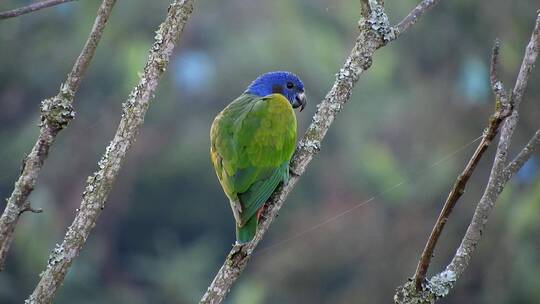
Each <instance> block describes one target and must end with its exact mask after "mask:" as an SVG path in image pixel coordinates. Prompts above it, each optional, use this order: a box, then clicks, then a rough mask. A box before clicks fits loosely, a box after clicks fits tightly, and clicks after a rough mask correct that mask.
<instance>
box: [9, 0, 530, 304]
mask: <svg viewBox="0 0 540 304" xmlns="http://www.w3.org/2000/svg"><path fill="white" fill-rule="evenodd" d="M29 2H30V1H22V0H9V1H8V0H5V1H2V3H0V9H2V10H5V9H8V8H15V7H17V6H20V5H23V4H27V3H29ZM99 2H100V1H97V0H94V1H91V0H80V1H77V2H74V3H69V4H64V5H61V6H58V7H55V8H51V9H47V10H43V11H40V12H37V13H33V14H29V15H25V16H21V17H19V18H15V19H10V20H5V21H2V22H1V23H0V54H1V56H0V147H1V148H0V197H4V198H5V197H8V196H9V194H10V193H11V191H12V188H13V183H14V181H15V180H16V178H17V176H18V174H19V168H20V164H21V160H22V158H23V156H24V154H25V153H27V152H28V151H30V149H31V146H32V145H33V143H34V140H35V138H36V135H37V132H38V128H37V123H38V119H39V102H40V100H42V99H43V98H46V97H49V96H52V95H54V94H56V92H57V90H58V88H59V86H60V83H61V82H62V81H63V80H64V79H65V75H66V74H67V73H68V71H69V69H70V68H71V66H72V64H73V62H74V60H75V58H76V56H77V55H78V53H79V51H80V49H81V48H82V45H83V43H84V41H85V39H86V37H87V34H88V32H89V30H90V27H91V24H92V22H93V19H94V17H95V12H96V10H97V7H98V5H99ZM168 2H169V1H168V0H158V1H144V0H129V1H127V0H124V1H118V3H117V7H116V8H115V9H114V12H113V14H112V18H111V20H110V22H109V25H108V27H107V29H106V30H105V34H104V37H103V39H102V42H101V43H100V46H99V48H98V50H97V53H96V56H95V58H94V60H93V63H92V65H91V67H90V69H89V72H88V73H87V75H86V77H85V78H84V80H83V82H82V87H81V90H80V91H79V93H78V94H77V96H76V101H75V107H76V110H77V117H76V119H75V120H74V121H73V122H72V123H71V124H70V125H69V127H68V128H67V129H66V130H65V131H64V132H62V133H61V134H60V136H59V137H58V140H57V142H56V143H55V145H54V146H53V148H52V151H51V153H50V156H49V159H48V160H47V162H46V164H45V167H44V169H43V171H42V173H41V176H40V178H39V181H38V185H37V187H36V189H35V191H34V193H33V194H32V196H31V202H32V203H33V205H34V206H35V207H40V208H43V209H44V213H42V214H39V215H34V214H25V215H24V216H23V217H22V219H21V221H20V223H19V225H18V229H17V231H16V239H15V242H14V246H13V248H12V252H11V254H10V256H9V263H8V265H7V269H6V271H4V272H2V273H0V303H21V302H22V301H23V299H24V298H26V296H27V295H28V294H29V293H30V292H31V290H32V289H33V287H34V286H35V284H36V283H37V281H38V275H39V273H40V271H42V270H43V268H44V267H45V265H46V262H47V258H48V255H49V252H50V250H51V249H52V248H53V247H54V245H55V243H58V242H60V241H61V239H62V238H63V235H64V232H65V230H66V228H67V226H68V225H69V224H70V223H71V221H72V219H73V217H74V214H75V209H76V208H77V207H78V205H79V203H80V199H81V193H82V190H83V186H84V181H85V179H86V176H88V175H89V174H90V173H91V172H92V171H93V170H94V169H95V168H96V163H97V161H98V159H99V157H100V155H101V153H103V151H104V149H105V146H106V145H107V143H108V141H109V140H110V139H111V138H112V136H113V134H114V131H115V129H116V126H117V124H118V121H119V117H120V113H121V102H123V101H124V100H125V99H126V97H127V95H128V94H129V91H130V89H131V88H132V87H133V86H134V85H135V82H136V80H137V73H138V71H141V70H142V67H143V64H144V62H145V60H146V54H147V50H148V48H149V46H150V44H151V43H152V37H153V35H154V30H155V29H156V28H157V26H158V25H159V23H160V22H161V20H162V19H163V17H164V15H165V12H166V9H167V6H168ZM385 2H386V6H387V11H388V13H389V15H390V18H391V21H392V22H393V23H395V22H398V21H399V20H400V19H401V18H402V17H403V16H405V15H406V14H407V13H408V12H409V11H410V9H412V8H413V7H414V6H415V5H416V3H417V1H416V0H399V1H397V0H387V1H385ZM538 8H540V7H539V3H538V1H534V0H527V1H518V2H514V1H506V0H492V1H486V0H485V1H469V0H455V1H442V3H441V4H440V5H439V6H438V7H436V8H435V9H433V10H432V11H430V12H429V13H428V14H427V15H426V16H425V17H424V18H422V20H421V21H420V22H419V23H418V24H417V25H415V26H414V27H413V28H412V29H411V30H410V31H409V32H407V33H406V34H405V35H403V36H402V37H400V39H398V40H397V41H395V42H393V43H392V44H391V45H390V46H388V47H385V48H383V49H382V50H380V51H379V52H377V53H376V55H375V58H374V64H373V66H372V68H371V69H370V70H369V72H368V73H366V74H365V75H363V76H362V78H361V79H360V81H359V83H358V85H357V86H356V89H355V92H354V95H353V97H352V100H351V101H350V102H349V103H348V104H347V106H346V107H345V109H344V110H343V112H342V113H341V114H340V115H339V117H338V119H337V120H336V122H335V123H334V125H333V126H332V128H331V130H330V132H329V134H328V136H327V137H326V139H325V141H324V143H323V145H322V150H321V152H320V153H319V155H318V156H317V157H316V158H315V159H314V161H313V162H312V164H311V165H310V167H309V168H308V170H307V171H306V173H305V175H304V176H303V177H302V179H301V181H300V183H299V184H298V186H297V187H296V189H295V190H294V192H293V193H292V195H290V196H289V198H288V201H287V204H286V205H285V207H284V208H283V209H282V211H281V214H280V216H279V218H278V219H277V220H276V221H275V223H274V224H273V226H272V228H271V230H270V232H269V234H268V235H267V237H266V239H265V240H264V242H263V243H262V244H261V245H260V246H259V253H257V254H256V255H255V256H254V258H253V259H252V261H251V263H250V265H249V266H248V268H247V269H246V271H245V273H244V275H243V276H242V278H241V279H240V281H239V282H238V284H237V285H236V286H235V287H234V289H233V291H232V294H231V295H230V297H229V298H228V300H227V303H238V304H262V303H389V302H391V299H392V296H393V294H394V290H395V288H396V287H397V286H398V285H399V284H401V283H403V282H404V281H405V280H406V278H407V277H408V276H411V275H412V273H413V272H414V269H415V267H416V263H417V259H418V257H419V254H420V252H421V249H422V248H423V245H424V243H425V240H426V239H427V236H428V234H429V231H430V230H431V227H432V225H433V223H434V222H435V218H436V215H437V213H438V211H439V209H440V207H441V206H442V203H443V201H444V198H445V197H446V195H447V192H448V190H449V189H450V187H451V185H452V183H453V181H454V179H455V177H456V175H457V174H458V172H459V171H460V170H461V169H462V167H463V166H464V163H465V161H466V160H467V159H468V157H469V155H470V154H471V153H472V149H473V146H468V147H466V148H465V149H463V150H461V151H460V152H459V153H456V154H452V153H453V152H454V151H456V150H457V149H459V148H460V147H462V146H463V145H465V144H467V143H469V142H471V141H472V140H473V139H475V138H477V137H478V136H480V135H481V133H482V130H483V128H484V126H485V125H486V121H487V119H488V117H489V115H490V114H491V112H492V108H493V98H492V96H491V93H490V90H489V86H488V83H489V80H488V69H489V67H488V63H489V54H490V49H491V45H492V43H493V41H494V39H495V37H499V38H500V39H501V40H502V58H501V59H502V67H501V74H502V78H503V79H504V80H505V82H506V85H507V87H508V88H510V87H511V86H512V85H513V83H514V79H515V75H516V73H517V71H518V69H519V65H520V63H521V58H522V54H523V52H524V49H525V45H526V43H527V42H528V40H529V36H530V32H531V30H532V26H533V22H534V18H535V11H536V9H538ZM359 14H360V4H359V1H357V0H334V1H331V0H298V1H286V0H276V1H252V0H229V1H217V0H214V1H197V2H196V7H195V12H194V14H193V15H192V17H191V18H190V20H189V22H188V25H187V28H186V31H185V32H184V34H183V37H182V39H181V43H180V45H179V47H178V48H177V50H176V53H175V55H174V57H173V59H172V61H171V65H170V67H169V69H168V72H167V73H166V76H165V77H164V79H162V81H161V83H160V85H159V88H158V92H157V94H156V99H155V101H154V102H153V103H152V105H151V107H150V110H149V113H148V116H147V119H146V123H145V125H144V129H143V131H142V133H141V134H140V136H139V138H138V141H137V143H136V144H135V145H134V147H133V148H132V151H130V154H129V157H128V159H127V161H126V163H125V165H124V168H123V170H122V172H121V174H120V176H119V178H118V179H117V182H116V184H115V186H114V188H113V191H112V193H111V195H110V197H109V200H108V202H107V205H106V209H105V211H104V213H103V215H102V217H101V218H100V219H99V221H98V224H97V226H96V228H95V230H94V231H93V233H92V235H91V237H90V238H89V240H88V242H87V244H86V247H85V248H84V250H83V252H82V254H81V256H80V257H79V258H78V259H77V260H76V263H75V264H74V265H73V267H72V269H71V271H70V272H69V274H68V276H67V278H66V281H65V284H64V286H63V287H62V288H61V290H60V292H59V294H58V297H57V299H56V303H81V304H84V303H195V302H196V301H197V300H198V299H199V298H200V296H201V295H202V294H203V292H204V291H205V289H206V287H207V285H208V284H209V282H210V281H211V279H212V278H213V275H214V274H215V272H216V271H217V270H218V267H219V266H220V265H221V263H222V261H223V259H224V257H225V255H226V253H227V252H228V251H229V249H230V246H231V244H232V243H233V241H234V227H233V217H232V214H231V212H230V210H229V204H228V202H227V200H226V198H225V196H224V195H223V193H222V191H221V188H220V186H219V184H218V182H217V179H216V177H215V175H214V172H213V169H212V167H211V164H210V160H209V156H208V153H209V151H208V150H209V136H208V133H209V127H210V124H211V122H212V119H213V117H214V116H215V115H216V114H217V113H218V112H219V111H220V110H221V109H222V108H223V107H224V106H225V105H226V104H227V103H228V102H230V101H231V100H232V99H233V98H235V97H236V96H238V95H239V94H240V93H241V92H242V91H243V90H244V89H245V87H246V86H247V85H248V84H249V82H250V81H251V80H252V79H254V78H255V77H256V76H257V75H258V74H261V73H263V72H266V71H269V70H280V69H284V70H290V71H293V72H295V73H297V74H298V75H300V76H301V77H302V79H303V80H304V83H305V85H306V88H307V93H308V97H309V104H308V108H307V109H306V110H305V111H304V112H302V113H300V114H298V118H299V134H302V133H303V131H304V130H305V128H306V127H307V125H308V123H309V122H310V119H311V115H312V114H313V113H314V111H315V104H316V103H318V102H319V101H320V100H321V99H322V98H323V97H324V95H325V94H326V92H327V91H328V90H329V88H330V86H331V84H332V82H333V78H334V74H335V73H336V72H337V70H338V68H339V67H340V66H341V64H342V62H343V61H344V59H345V57H346V55H347V54H348V52H349V50H350V48H351V46H352V44H353V42H354V38H355V37H356V31H357V20H358V17H359ZM539 83H540V71H539V70H538V69H537V70H536V71H535V72H534V74H533V77H532V79H531V80H530V82H529V87H528V89H527V93H526V96H525V100H524V102H523V104H522V115H521V121H520V126H519V129H518V133H517V134H516V137H515V140H514V143H513V144H514V149H513V150H512V152H513V153H515V152H516V151H518V149H519V148H520V147H521V146H522V145H523V144H524V143H525V142H526V141H527V139H528V138H529V137H530V136H531V135H532V134H533V132H534V131H535V130H536V129H538V128H539V127H540V120H539V114H540V103H539V100H540V85H539ZM450 154H452V156H451V157H450V158H449V159H447V160H445V161H443V162H441V163H440V164H438V165H437V166H433V164H434V163H435V162H437V161H439V160H441V159H443V158H445V157H446V156H448V155H450ZM492 156H493V148H491V149H490V151H489V153H488V155H487V157H485V158H484V160H483V161H482V162H481V164H480V167H479V168H478V170H477V171H476V172H475V174H474V176H473V178H472V182H471V183H470V185H469V187H468V189H467V192H466V194H465V196H464V197H463V198H462V199H461V201H460V203H459V204H458V207H457V208H456V210H455V212H454V214H452V217H451V220H450V222H449V224H448V225H447V229H446V231H445V233H444V235H443V238H442V239H441V242H440V244H439V247H438V248H437V250H436V256H435V259H434V264H433V265H432V267H431V271H437V270H440V269H441V268H442V267H444V265H445V263H447V262H448V260H449V258H450V257H451V256H452V255H453V254H454V251H455V248H456V246H457V245H458V244H459V241H460V239H461V236H462V235H463V233H464V232H465V229H466V227H467V224H468V222H469V220H470V217H471V215H472V212H473V208H474V206H475V203H476V202H477V200H478V199H479V197H480V195H481V192H482V190H483V188H484V185H485V183H486V181H487V175H488V174H489V168H490V166H491V161H492ZM538 160H539V157H538V155H536V156H534V157H533V159H532V160H531V161H529V162H528V163H527V164H526V166H525V167H524V169H523V170H522V171H521V172H520V174H519V175H518V176H517V178H515V179H514V180H513V181H512V183H511V184H510V185H509V186H508V187H507V189H506V190H505V191H504V193H503V195H502V197H501V199H500V200H499V202H498V206H497V208H496V209H495V211H494V214H493V215H492V217H491V220H490V222H489V224H488V229H487V231H486V233H485V238H484V240H483V242H482V243H481V245H480V247H479V249H478V251H477V252H476V254H475V256H474V259H473V261H472V264H471V266H470V267H469V269H468V271H467V272H466V274H465V276H464V277H463V278H462V279H461V280H460V281H459V283H458V285H457V287H456V288H455V290H454V291H453V292H452V294H451V295H450V296H449V297H448V299H446V300H444V301H442V302H443V303H537V302H539V301H540V276H539V275H538V274H539V273H540V224H539V223H540V221H539V220H538V215H539V214H540V182H539V173H538V167H539V161H538ZM404 180H405V181H406V182H405V183H404V184H403V185H402V186H400V187H398V188H396V189H392V190H391V191H387V190H388V189H389V188H391V187H392V186H394V185H395V184H397V183H399V182H401V181H404ZM374 195H375V196H376V199H375V200H374V201H372V202H370V203H369V204H366V205H363V206H362V207H360V208H357V209H355V210H353V211H351V212H349V213H347V214H346V215H345V216H343V217H340V218H339V219H337V220H335V221H332V222H330V223H328V224H325V225H323V226H322V227H320V228H318V229H316V230H314V231H311V232H309V233H306V234H304V235H302V236H301V237H298V238H294V239H293V240H290V241H285V242H283V240H287V239H289V238H291V237H293V236H295V235H297V234H298V233H302V232H303V231H306V230H308V229H310V228H312V227H314V226H315V225H317V224H319V223H321V222H323V221H325V220H326V219H327V218H330V217H332V216H334V215H336V214H338V213H340V212H342V211H344V210H348V209H350V208H352V207H354V206H355V205H357V204H359V203H361V202H363V201H365V200H367V199H369V198H370V197H372V196H374ZM275 244H277V245H275ZM269 246H272V247H269ZM265 248H267V249H265Z"/></svg>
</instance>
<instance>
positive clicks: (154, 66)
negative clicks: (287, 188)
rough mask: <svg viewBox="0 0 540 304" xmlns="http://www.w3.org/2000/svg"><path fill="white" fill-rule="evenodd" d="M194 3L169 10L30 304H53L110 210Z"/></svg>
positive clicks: (180, 1) (188, 0)
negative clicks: (115, 185) (121, 174)
mask: <svg viewBox="0 0 540 304" xmlns="http://www.w3.org/2000/svg"><path fill="white" fill-rule="evenodd" d="M193 2H194V0H175V1H173V2H172V3H171V5H170V6H169V10H168V13H167V17H166V19H165V21H164V22H163V23H162V24H161V25H160V26H159V29H158V30H157V31H156V35H155V36H154V44H153V45H152V47H151V49H150V51H149V56H148V61H147V62H146V65H145V67H144V71H143V73H142V75H141V76H140V79H139V83H138V84H137V86H135V87H134V88H133V90H132V91H131V93H130V95H129V97H128V99H127V100H126V102H124V103H123V112H122V119H121V120H120V123H119V125H118V129H117V131H116V134H115V136H114V138H113V139H112V141H111V142H110V143H109V145H108V146H107V148H106V150H105V153H104V154H103V156H102V157H101V160H100V161H99V162H98V167H99V169H98V170H97V171H96V172H94V173H93V174H92V175H91V176H89V177H88V178H87V181H86V187H85V191H84V192H83V198H82V201H81V205H80V207H79V209H78V211H77V214H76V216H75V219H74V220H73V223H72V224H71V225H70V226H69V228H68V230H67V232H66V235H65V237H64V240H63V242H62V244H61V245H58V244H57V245H56V247H55V248H54V250H53V251H52V253H51V255H50V257H49V261H48V263H47V268H46V269H45V271H44V272H42V273H41V279H40V281H39V283H38V284H37V286H36V288H35V289H34V292H33V293H32V294H31V295H30V297H29V298H28V299H27V303H50V302H51V301H52V299H53V298H54V295H55V293H56V291H57V290H58V288H59V287H60V285H61V284H62V282H63V280H64V277H65V275H66V273H67V271H68V270H69V267H70V266H71V264H72V263H73V260H74V259H75V258H76V257H77V256H78V255H79V253H80V251H81V249H82V247H83V246H84V244H85V242H86V240H87V238H88V236H89V235H90V232H91V231H92V228H94V226H95V224H96V221H97V219H98V217H99V216H100V214H101V212H102V210H103V209H104V207H105V201H106V200H107V197H108V195H109V192H110V190H111V188H112V185H113V183H114V181H115V179H116V177H117V175H118V172H119V171H120V168H121V166H122V163H123V161H124V159H125V157H126V155H127V152H128V151H129V149H130V147H131V145H132V144H133V142H135V139H136V137H137V134H138V133H139V130H140V129H141V127H142V125H143V123H144V117H145V114H146V112H147V110H148V106H149V104H150V101H151V99H152V98H153V96H154V92H155V90H156V87H157V85H158V81H159V79H160V77H161V76H162V75H163V73H164V72H165V69H166V68H167V66H168V64H169V59H170V56H171V54H172V53H173V50H174V47H175V45H176V43H177V42H178V40H179V38H180V34H181V33H182V31H183V30H184V26H185V24H186V22H187V20H188V17H189V16H190V15H191V13H192V11H193Z"/></svg>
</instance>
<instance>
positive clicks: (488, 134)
mask: <svg viewBox="0 0 540 304" xmlns="http://www.w3.org/2000/svg"><path fill="white" fill-rule="evenodd" d="M499 48H500V44H499V41H496V42H495V45H494V46H493V52H492V56H491V58H492V60H491V73H490V74H491V75H490V79H491V84H492V90H493V94H494V96H495V113H493V115H492V116H491V117H490V119H489V123H488V126H487V128H486V129H485V131H484V134H483V137H482V141H480V143H479V144H478V147H477V148H476V150H475V151H474V153H473V155H472V157H471V159H470V160H469V161H468V163H467V165H466V166H465V169H463V171H462V172H461V173H460V174H459V175H458V177H457V179H456V182H455V183H454V186H453V187H452V190H451V191H450V193H449V194H448V197H447V198H446V201H445V202H444V205H443V208H442V209H441V212H440V214H439V217H438V218H437V221H436V222H435V225H434V226H433V229H432V230H431V234H430V235H429V238H428V241H427V243H426V245H425V247H424V250H423V251H422V254H421V256H420V260H419V261H418V265H417V266H416V271H415V274H414V283H415V285H416V289H417V290H420V289H421V288H422V284H423V283H424V280H425V278H426V273H427V270H428V268H429V264H430V263H431V257H432V256H433V252H434V251H435V246H436V245H437V241H438V240H439V237H440V236H441V233H442V231H443V229H444V226H445V224H446V222H447V221H448V218H449V216H450V213H452V210H453V209H454V206H455V205H456V204H457V201H458V200H459V198H460V197H461V196H462V195H463V193H464V192H465V187H466V185H467V182H468V181H469V178H470V177H471V175H472V173H473V172H474V170H475V169H476V166H477V165H478V162H480V159H481V158H482V156H483V155H484V152H485V151H486V150H487V148H488V147H489V145H490V144H491V142H492V141H493V139H494V138H495V136H496V135H497V133H498V131H499V126H500V125H501V123H502V122H503V120H504V119H505V118H506V117H508V116H509V115H510V114H511V113H512V105H511V104H510V103H509V102H508V99H507V97H506V94H504V93H503V90H502V83H501V82H500V81H499V80H498V76H497V65H498V59H499Z"/></svg>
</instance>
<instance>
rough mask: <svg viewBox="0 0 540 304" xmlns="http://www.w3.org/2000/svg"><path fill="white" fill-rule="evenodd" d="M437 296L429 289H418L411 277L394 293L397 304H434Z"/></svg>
mask: <svg viewBox="0 0 540 304" xmlns="http://www.w3.org/2000/svg"><path fill="white" fill-rule="evenodd" d="M435 300H436V297H435V295H434V294H433V293H431V291H430V290H429V289H423V290H416V286H415V282H414V280H412V279H409V281H408V282H407V283H405V285H403V286H400V287H398V289H397V291H396V294H395V295H394V303H396V304H433V303H435Z"/></svg>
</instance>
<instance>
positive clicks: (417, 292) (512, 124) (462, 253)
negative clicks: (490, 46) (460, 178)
mask: <svg viewBox="0 0 540 304" xmlns="http://www.w3.org/2000/svg"><path fill="white" fill-rule="evenodd" d="M539 51H540V11H539V12H538V15H537V16H536V23H535V26H534V30H533V32H532V35H531V39H530V41H529V44H528V45H527V48H526V50H525V55H524V56H523V62H522V64H521V68H520V71H519V73H518V77H517V80H516V84H515V86H514V89H513V91H512V94H511V96H510V97H508V98H509V103H510V104H511V105H512V113H511V115H510V116H508V117H507V118H506V119H505V120H504V122H503V125H502V127H501V132H500V133H501V136H500V139H499V143H498V145H497V151H496V152H495V159H494V161H493V166H492V168H491V173H490V175H489V179H488V183H487V186H486V189H485V190H484V193H483V195H482V197H481V198H480V201H479V202H478V205H477V206H476V209H475V211H474V215H473V218H472V220H471V223H470V224H469V227H468V228H467V232H466V233H465V235H464V237H463V239H462V241H461V244H460V245H459V247H458V249H457V250H456V253H455V255H454V257H453V258H452V261H451V262H450V263H449V264H448V266H446V269H445V270H444V271H442V272H440V273H438V274H436V275H434V276H433V277H431V278H430V279H429V280H428V281H420V283H421V284H420V286H418V285H417V281H416V279H415V280H410V281H409V282H407V283H405V284H404V285H403V286H400V287H398V289H397V291H396V294H395V296H394V301H395V303H398V304H413V303H414V304H423V303H434V302H435V301H436V300H438V299H441V298H443V297H446V296H447V295H448V294H449V292H450V291H451V290H452V288H453V287H454V285H455V282H456V281H457V280H458V279H459V278H460V277H461V275H462V274H463V273H464V272H465V270H466V269H467V267H468V266H469V262H470V260H471V258H472V255H473V253H474V251H475V250H476V247H477V246H478V244H479V242H480V240H481V239H482V234H483V231H484V229H485V226H486V224H487V221H488V219H489V216H490V214H491V211H492V210H493V208H494V207H495V203H496V201H497V199H498V197H499V195H500V194H501V192H502V191H503V189H504V187H505V185H506V183H507V182H508V180H509V179H510V178H511V177H512V175H513V174H514V173H515V172H517V171H518V170H519V169H520V168H521V166H523V164H524V163H525V161H526V160H527V159H528V158H529V157H530V155H531V153H532V151H533V150H534V149H535V148H537V147H538V146H539V141H540V138H539V137H540V134H539V132H537V133H536V134H535V135H534V136H533V137H532V138H531V140H530V141H529V143H528V144H527V145H526V146H525V148H524V149H523V150H522V151H521V152H520V153H519V154H518V156H517V157H516V159H515V160H514V161H512V162H511V163H510V164H507V155H508V148H509V147H510V142H511V140H512V136H513V134H514V130H515V128H516V125H517V122H518V117H519V105H520V103H521V101H522V99H523V94H524V92H525V88H526V87H527V82H528V79H529V76H530V74H531V71H532V69H533V67H534V63H535V61H536V59H537V57H538V53H539ZM497 56H498V47H497V46H496V47H495V49H494V56H493V57H494V59H493V62H495V63H496V61H497ZM495 66H496V64H495ZM490 78H491V79H490V80H491V84H492V88H493V90H494V94H495V99H496V100H497V99H499V98H502V99H504V98H505V96H506V93H504V89H503V88H502V82H500V81H499V80H498V79H497V76H496V68H494V67H492V69H491V75H490ZM499 84H500V86H499ZM501 104H502V106H503V107H504V103H502V102H501Z"/></svg>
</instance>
